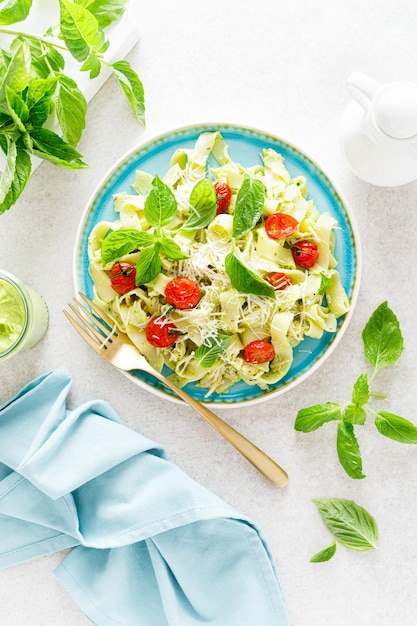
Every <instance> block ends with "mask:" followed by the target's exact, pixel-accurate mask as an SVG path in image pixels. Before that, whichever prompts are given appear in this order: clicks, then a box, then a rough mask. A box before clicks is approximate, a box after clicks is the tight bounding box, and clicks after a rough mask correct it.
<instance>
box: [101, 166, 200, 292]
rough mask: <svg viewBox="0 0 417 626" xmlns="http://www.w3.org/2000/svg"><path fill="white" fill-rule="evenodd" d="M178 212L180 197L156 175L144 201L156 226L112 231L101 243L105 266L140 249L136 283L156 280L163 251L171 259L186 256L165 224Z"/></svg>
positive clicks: (148, 217)
mask: <svg viewBox="0 0 417 626" xmlns="http://www.w3.org/2000/svg"><path fill="white" fill-rule="evenodd" d="M176 212H177V201H176V199H175V196H174V194H173V193H172V191H171V189H170V188H169V187H168V186H167V185H166V184H165V183H164V182H163V181H162V180H161V179H160V178H159V176H157V175H156V176H155V177H154V179H153V181H152V189H151V191H150V192H149V195H148V197H147V198H146V201H145V208H144V213H145V218H146V220H147V222H148V224H149V225H150V226H153V227H154V228H153V229H150V230H149V231H141V230H137V229H136V228H120V229H119V230H114V231H110V232H109V233H108V234H107V235H106V237H105V238H104V239H103V241H102V244H101V262H102V264H103V266H107V265H108V264H110V263H112V262H114V261H117V260H118V259H120V258H122V257H123V256H126V255H127V254H130V253H131V252H135V251H137V250H139V251H140V254H139V256H138V259H137V262H136V284H137V285H143V284H146V283H149V282H151V281H152V280H154V279H155V278H156V277H157V276H158V274H159V273H160V271H161V268H162V261H161V254H162V255H164V256H165V257H166V258H167V259H170V260H172V261H179V260H181V259H187V258H188V256H187V255H186V254H184V253H183V251H182V250H181V248H180V246H179V245H178V244H177V242H176V241H174V240H173V239H172V238H171V237H170V236H169V231H167V230H166V229H165V228H164V227H165V226H167V225H168V224H169V223H170V222H172V220H173V218H174V217H175V214H176Z"/></svg>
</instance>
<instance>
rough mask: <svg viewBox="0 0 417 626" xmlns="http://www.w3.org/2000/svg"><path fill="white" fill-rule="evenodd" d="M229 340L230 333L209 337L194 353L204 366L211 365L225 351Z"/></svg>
mask: <svg viewBox="0 0 417 626" xmlns="http://www.w3.org/2000/svg"><path fill="white" fill-rule="evenodd" d="M229 341H230V335H223V334H218V335H216V336H215V337H207V339H205V340H204V342H203V343H202V345H201V346H200V347H199V348H197V350H196V351H195V353H194V357H195V359H196V361H197V362H198V363H200V365H201V366H202V367H211V366H212V365H214V363H215V362H216V359H217V357H218V356H220V354H222V353H223V352H224V350H225V348H226V347H227V344H228V343H229Z"/></svg>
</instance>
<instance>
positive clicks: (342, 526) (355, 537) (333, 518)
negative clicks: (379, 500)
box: [313, 498, 378, 551]
mask: <svg viewBox="0 0 417 626" xmlns="http://www.w3.org/2000/svg"><path fill="white" fill-rule="evenodd" d="M313 502H314V504H315V505H316V507H317V509H318V511H319V513H320V515H321V517H322V519H323V521H324V523H325V524H326V526H327V528H328V529H329V530H330V532H331V533H332V534H333V535H334V536H335V538H336V539H337V540H338V541H339V542H340V543H341V544H343V545H344V546H346V547H347V548H349V549H350V550H358V551H364V550H372V549H374V548H376V547H377V543H378V527H377V523H376V521H375V519H374V518H373V517H372V515H371V514H370V513H368V511H367V510H366V509H364V508H363V507H361V506H359V505H358V504H356V503H355V502H353V500H344V499H342V498H321V499H314V500H313Z"/></svg>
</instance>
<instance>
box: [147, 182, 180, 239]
mask: <svg viewBox="0 0 417 626" xmlns="http://www.w3.org/2000/svg"><path fill="white" fill-rule="evenodd" d="M176 212H177V201H176V199H175V196H174V194H173V193H172V191H171V189H170V188H169V187H168V185H166V184H165V183H164V182H163V181H162V180H161V179H160V178H159V176H158V175H156V176H155V177H154V179H153V181H152V189H151V191H150V192H149V195H148V197H147V198H146V201H145V219H146V221H147V222H148V224H150V225H151V226H156V227H157V228H161V227H162V226H166V225H167V224H169V223H170V222H172V220H173V219H174V217H175V214H176Z"/></svg>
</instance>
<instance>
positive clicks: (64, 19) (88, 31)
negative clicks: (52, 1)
mask: <svg viewBox="0 0 417 626" xmlns="http://www.w3.org/2000/svg"><path fill="white" fill-rule="evenodd" d="M59 6H60V34H61V36H62V39H63V40H64V42H65V45H66V46H67V48H68V50H69V51H70V53H71V54H72V56H73V57H74V59H76V60H77V61H85V60H86V59H87V57H88V55H89V54H90V51H93V52H98V53H101V52H105V51H106V50H107V48H108V42H107V41H106V38H105V35H104V32H103V30H102V28H100V26H99V23H98V21H97V19H96V18H95V17H94V15H93V14H92V13H90V11H88V10H87V9H85V8H84V7H83V6H81V5H79V4H75V3H74V2H70V1H69V0H59Z"/></svg>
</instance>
